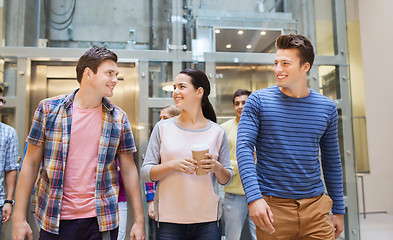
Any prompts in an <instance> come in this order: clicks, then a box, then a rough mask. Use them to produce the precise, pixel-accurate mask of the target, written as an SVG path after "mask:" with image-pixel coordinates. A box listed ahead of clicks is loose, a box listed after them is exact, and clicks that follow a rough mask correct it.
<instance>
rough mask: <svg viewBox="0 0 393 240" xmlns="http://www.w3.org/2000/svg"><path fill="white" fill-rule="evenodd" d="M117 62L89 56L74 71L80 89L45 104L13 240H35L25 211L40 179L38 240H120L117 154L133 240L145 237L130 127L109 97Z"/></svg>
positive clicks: (21, 187)
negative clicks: (130, 208)
mask: <svg viewBox="0 0 393 240" xmlns="http://www.w3.org/2000/svg"><path fill="white" fill-rule="evenodd" d="M116 62H117V55H116V54H115V53H114V52H112V51H109V50H108V49H106V48H102V47H101V48H99V47H93V48H91V49H89V50H87V51H86V52H85V53H84V54H83V55H82V56H81V57H80V59H79V61H78V63H77V66H76V74H77V80H78V82H79V83H80V88H79V89H76V90H75V91H74V92H72V93H70V94H66V95H61V96H57V97H53V98H49V99H44V100H42V101H41V102H40V104H39V106H38V108H37V110H36V112H35V114H34V118H33V123H32V127H31V131H30V134H29V136H28V137H27V142H28V148H27V152H26V157H25V159H24V162H23V166H22V170H21V173H20V177H19V181H18V186H17V190H16V199H15V200H16V205H15V211H14V224H13V233H12V235H13V239H15V240H20V239H25V236H28V238H29V239H33V237H32V232H31V228H30V226H29V225H28V223H27V222H26V208H27V205H28V202H29V199H30V194H31V191H32V189H33V185H34V183H35V180H36V179H37V182H36V187H35V198H36V202H37V205H36V211H35V213H36V217H37V221H38V223H39V225H40V227H41V231H40V239H42V240H45V239H59V240H62V239H112V240H114V239H117V232H118V230H117V229H118V222H117V219H118V211H117V205H118V204H117V201H118V176H117V163H116V160H115V156H117V157H118V158H119V162H120V166H121V171H122V177H123V179H124V184H125V188H126V191H127V193H128V195H129V196H130V198H131V202H132V205H133V210H134V216H135V223H134V226H133V227H132V229H131V233H130V239H138V240H140V239H145V218H144V213H143V206H142V198H141V192H140V188H139V179H138V172H137V168H136V166H135V162H134V160H133V157H132V153H133V152H134V151H136V148H135V144H134V139H133V135H132V132H131V126H130V123H129V121H128V118H127V115H126V113H125V112H124V111H122V110H121V109H120V108H118V107H117V106H115V105H113V104H112V103H111V102H110V101H109V100H108V99H107V98H108V97H111V96H112V95H113V90H114V88H115V86H116V84H117V82H118V79H117V75H118V73H119V70H118V67H117V64H116ZM41 164H42V167H41V170H40V165H41ZM38 173H39V176H38V178H37V174H38Z"/></svg>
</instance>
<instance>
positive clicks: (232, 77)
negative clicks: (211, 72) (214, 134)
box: [216, 63, 276, 123]
mask: <svg viewBox="0 0 393 240" xmlns="http://www.w3.org/2000/svg"><path fill="white" fill-rule="evenodd" d="M275 84H276V79H275V76H274V73H273V65H251V64H240V65H239V64H224V63H223V64H216V113H217V118H218V122H219V123H221V122H225V121H226V120H228V119H230V118H232V117H234V116H235V112H234V110H233V103H232V97H233V94H234V93H235V91H236V90H238V89H247V90H250V91H255V90H258V89H261V88H266V87H270V86H273V85H275Z"/></svg>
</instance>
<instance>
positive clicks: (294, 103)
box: [236, 35, 345, 240]
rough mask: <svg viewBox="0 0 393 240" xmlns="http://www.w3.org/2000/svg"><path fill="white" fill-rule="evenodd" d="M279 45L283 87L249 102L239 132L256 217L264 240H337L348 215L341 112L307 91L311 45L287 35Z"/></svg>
mask: <svg viewBox="0 0 393 240" xmlns="http://www.w3.org/2000/svg"><path fill="white" fill-rule="evenodd" d="M276 46H277V48H278V50H277V52H276V57H275V60H274V73H275V75H276V78H277V85H276V86H273V87H269V88H266V89H261V90H258V91H255V92H254V93H252V94H251V95H250V96H249V98H248V99H247V102H246V104H245V106H244V109H243V113H242V116H241V118H240V122H239V128H238V135H237V149H236V151H237V159H238V165H239V172H240V177H241V180H242V183H243V187H244V191H245V193H246V197H247V202H248V208H249V212H250V217H251V219H252V220H253V221H254V223H255V224H256V225H257V226H258V228H257V237H258V239H263V240H266V239H285V240H287V239H321V240H327V239H329V240H330V239H336V238H338V237H339V235H340V233H341V232H342V230H343V222H344V214H345V206H344V200H343V178H342V167H341V160H340V153H339V148H338V139H337V108H336V106H335V104H334V102H333V101H332V100H330V99H328V98H327V97H324V96H323V95H321V94H319V93H318V92H316V91H313V90H311V89H309V88H308V87H307V80H306V76H307V72H308V71H309V70H310V69H311V67H312V64H313V62H314V56H315V54H314V49H313V46H312V44H311V42H310V41H309V40H308V39H307V38H306V37H304V36H302V35H282V36H280V37H278V38H277V40H276ZM254 147H255V148H256V153H257V164H256V165H255V163H254ZM319 153H321V161H319ZM320 164H322V170H323V176H324V180H325V184H326V189H327V193H328V195H329V196H328V195H325V188H324V184H323V182H322V179H321V166H320ZM330 211H332V213H333V215H332V216H331V217H330V216H329V214H330Z"/></svg>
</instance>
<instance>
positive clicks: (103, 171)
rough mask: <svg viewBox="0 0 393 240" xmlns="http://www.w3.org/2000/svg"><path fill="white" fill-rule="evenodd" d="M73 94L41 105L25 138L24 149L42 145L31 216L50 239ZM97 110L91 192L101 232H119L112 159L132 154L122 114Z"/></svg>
mask: <svg viewBox="0 0 393 240" xmlns="http://www.w3.org/2000/svg"><path fill="white" fill-rule="evenodd" d="M77 91H78V89H77V90H75V91H74V92H73V93H71V94H68V95H62V96H57V97H54V98H49V99H44V100H42V101H41V102H40V104H39V106H38V108H37V110H36V112H35V114H34V118H33V123H32V127H31V131H30V134H29V136H28V137H27V141H28V143H29V144H34V145H38V146H42V145H44V159H43V161H42V168H41V170H40V172H39V176H38V178H37V182H36V188H35V198H34V200H35V201H34V202H35V204H36V211H35V214H36V216H37V219H38V223H39V224H40V227H41V228H42V229H43V230H45V231H47V232H50V233H54V234H58V233H59V225H60V208H61V200H62V198H63V176H64V169H65V166H66V161H67V155H68V148H69V143H70V135H71V122H72V105H73V99H74V96H75V93H76V92H77ZM102 104H103V106H104V107H103V108H102V129H101V137H100V140H99V148H98V151H99V152H98V162H97V175H96V177H97V178H96V179H97V180H96V190H95V205H96V213H97V220H98V225H99V229H100V231H101V232H102V231H109V230H112V229H115V228H116V227H117V226H118V219H119V216H118V212H117V201H118V200H117V198H118V193H119V177H118V172H117V162H116V160H115V155H116V153H132V152H135V151H136V148H135V144H134V139H133V135H132V132H131V126H130V123H129V121H128V118H127V115H126V114H125V112H123V111H122V110H121V109H120V108H118V107H116V106H115V105H113V104H112V103H110V102H109V100H108V99H106V98H103V100H102ZM86 144H89V143H86Z"/></svg>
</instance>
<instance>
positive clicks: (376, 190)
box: [0, 0, 393, 239]
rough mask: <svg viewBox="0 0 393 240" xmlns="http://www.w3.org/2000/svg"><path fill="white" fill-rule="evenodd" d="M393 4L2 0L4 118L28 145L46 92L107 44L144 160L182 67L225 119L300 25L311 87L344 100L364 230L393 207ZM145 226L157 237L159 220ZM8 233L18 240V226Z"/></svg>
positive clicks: (346, 161) (352, 204) (348, 176)
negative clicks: (199, 77) (204, 79)
mask: <svg viewBox="0 0 393 240" xmlns="http://www.w3.org/2000/svg"><path fill="white" fill-rule="evenodd" d="M391 9H393V3H392V2H391V1H389V0H378V1H367V0H244V1H240V2H239V1H236V0H148V1H142V0H117V1H105V0H85V1H76V0H57V1H55V0H0V85H1V86H3V87H4V89H5V93H4V96H5V99H6V101H7V105H6V106H5V107H4V108H3V109H2V110H1V112H0V119H1V121H2V122H4V123H6V124H9V125H11V126H13V127H14V128H15V129H16V130H17V133H18V139H19V149H20V151H19V153H20V156H22V155H23V147H24V144H25V143H24V140H25V139H26V136H27V134H28V131H29V129H30V124H31V120H32V116H33V113H34V110H35V108H36V106H37V105H38V103H39V101H40V100H42V99H43V98H46V97H51V96H55V95H59V94H64V93H68V92H71V91H72V90H74V89H75V88H77V87H78V83H77V81H76V80H75V79H76V76H75V64H76V61H77V60H78V58H79V56H81V55H82V54H83V53H84V52H85V51H86V49H88V48H90V47H92V46H104V47H107V48H109V49H111V50H113V51H114V52H116V53H117V54H118V56H119V69H120V75H119V80H120V81H119V83H118V85H117V87H116V89H115V93H114V96H113V97H112V98H111V101H112V102H114V103H115V104H116V105H118V106H120V107H121V108H122V109H124V110H125V111H126V112H127V114H128V116H129V119H130V121H131V124H132V128H133V132H134V135H135V138H136V144H137V148H138V153H137V154H136V161H137V165H138V166H140V165H141V163H142V161H143V160H142V159H143V153H144V151H145V149H146V146H147V142H148V138H149V134H150V131H151V129H152V127H153V126H154V124H155V123H156V122H157V121H158V119H159V112H160V109H161V108H162V107H164V106H166V105H168V104H173V100H172V98H171V94H172V93H171V86H172V80H173V79H174V77H175V76H176V75H177V73H178V72H179V71H181V70H182V69H184V68H187V67H193V68H198V69H200V70H203V71H204V72H206V74H207V75H208V77H209V80H210V81H211V85H212V89H213V90H212V93H211V95H210V100H211V102H212V103H213V105H214V106H215V110H216V113H217V116H218V122H219V123H221V122H224V121H226V120H227V119H229V118H232V117H234V115H235V114H234V112H233V107H232V102H231V98H232V94H233V92H234V91H235V90H237V89H239V88H246V89H249V90H252V91H255V90H257V89H260V88H265V87H268V86H272V85H274V84H275V77H274V74H273V59H274V52H275V46H274V41H275V39H276V38H277V37H278V36H279V35H280V34H289V33H299V34H303V35H305V36H307V37H309V38H310V39H311V41H312V42H313V44H314V46H315V49H316V58H315V63H314V66H313V68H312V69H311V71H310V73H309V75H308V83H309V87H310V88H312V89H314V90H316V91H318V92H320V93H321V94H323V95H325V96H327V97H329V98H331V99H333V100H334V101H335V103H336V105H337V108H338V111H339V142H340V151H341V157H342V163H343V171H344V189H345V203H346V207H347V214H346V216H345V230H344V232H343V234H342V236H340V238H341V239H361V234H360V230H361V229H360V224H359V218H360V217H366V215H367V214H378V213H383V214H389V215H393V204H392V202H393V188H392V187H391V184H390V183H391V182H392V180H393V176H392V175H391V169H393V161H392V159H393V150H392V149H393V148H392V146H391V145H392V142H393V137H392V136H393V126H392V124H391V122H392V119H393V111H392V108H390V107H389V106H388V104H389V103H388V102H389V100H390V99H389V93H390V92H389V90H390V89H392V87H393V86H392V85H393V83H392V81H391V80H390V79H389V77H387V75H388V72H389V67H390V64H389V62H390V61H389V60H390V59H388V57H390V56H391V55H393V53H392V49H391V48H390V46H389V45H388V44H386V43H385V42H387V41H386V40H385V39H392V38H391V37H393V36H392V35H393V30H392V29H393V28H392V22H393V16H391V14H390V10H391ZM386 78H387V79H386ZM128 209H130V210H129V211H131V207H129V208H128ZM146 209H147V207H146ZM129 215H130V217H129V220H130V221H129V224H128V231H129V230H130V227H131V223H132V217H131V215H132V214H129ZM146 216H148V215H147V214H146ZM146 219H148V217H146ZM11 225H12V222H10V223H7V224H5V225H4V227H3V229H4V228H6V229H10V228H11ZM146 227H147V228H146V229H147V230H148V231H147V232H148V237H149V238H148V239H154V236H153V235H154V234H153V229H152V223H151V221H147V223H146ZM247 234H248V233H247V232H246V231H244V233H243V235H242V239H248V238H247V236H248V235H247ZM1 239H11V238H10V231H7V230H6V231H4V230H3V234H2V238H1Z"/></svg>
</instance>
